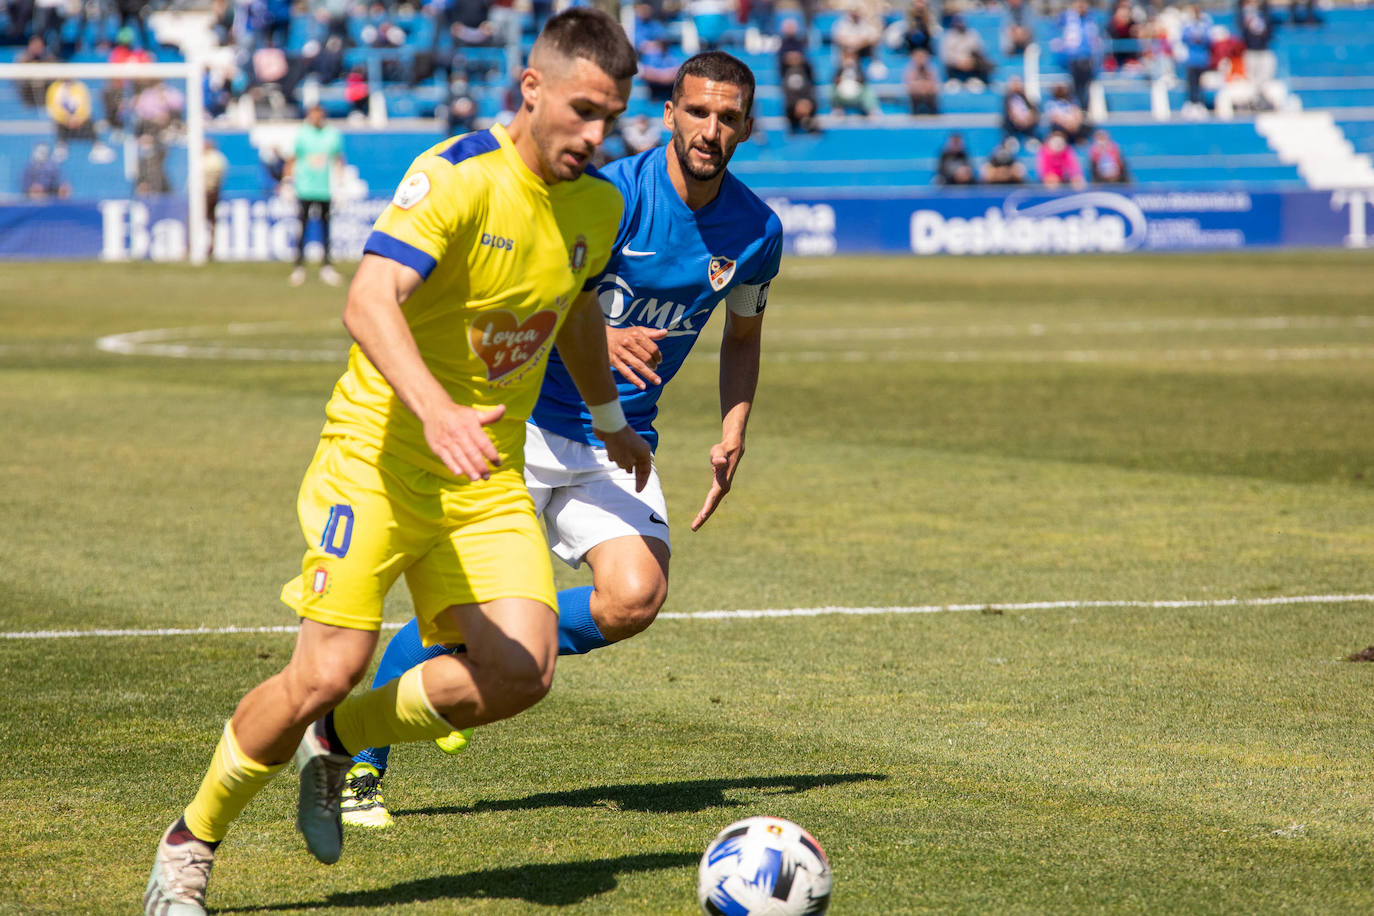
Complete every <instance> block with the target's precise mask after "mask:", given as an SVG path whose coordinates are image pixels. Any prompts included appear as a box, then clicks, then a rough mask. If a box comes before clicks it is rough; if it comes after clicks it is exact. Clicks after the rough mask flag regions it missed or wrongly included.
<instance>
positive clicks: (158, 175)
mask: <svg viewBox="0 0 1374 916" xmlns="http://www.w3.org/2000/svg"><path fill="white" fill-rule="evenodd" d="M171 190H172V185H171V183H170V182H168V181H167V147H166V146H165V145H163V143H162V141H161V140H159V139H158V138H157V136H156V135H154V134H139V135H138V163H137V167H136V171H135V175H134V193H135V194H137V195H139V196H140V197H143V196H146V195H148V194H168V193H170V192H171Z"/></svg>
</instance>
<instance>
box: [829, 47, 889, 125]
mask: <svg viewBox="0 0 1374 916" xmlns="http://www.w3.org/2000/svg"><path fill="white" fill-rule="evenodd" d="M850 112H853V113H856V114H861V115H863V116H864V117H867V118H873V117H877V115H878V97H877V96H876V95H875V94H874V92H873V87H872V86H870V85H868V77H867V76H866V75H865V74H864V68H863V64H861V63H860V62H859V55H858V54H856V53H855V52H853V51H845V52H844V53H843V54H842V55H841V57H840V63H839V66H837V67H836V68H835V78H834V79H833V80H832V81H831V83H830V113H831V114H832V115H838V114H847V113H850Z"/></svg>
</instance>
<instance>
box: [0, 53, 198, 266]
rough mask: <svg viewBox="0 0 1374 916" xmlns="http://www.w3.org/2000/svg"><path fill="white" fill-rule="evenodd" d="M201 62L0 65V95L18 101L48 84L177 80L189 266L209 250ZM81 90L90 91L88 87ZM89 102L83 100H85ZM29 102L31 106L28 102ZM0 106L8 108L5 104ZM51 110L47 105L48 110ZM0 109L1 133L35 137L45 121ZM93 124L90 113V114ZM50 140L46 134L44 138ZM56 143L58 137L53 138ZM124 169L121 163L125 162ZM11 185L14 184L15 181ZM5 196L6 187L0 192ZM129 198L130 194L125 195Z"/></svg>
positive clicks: (192, 60) (186, 252) (8, 190)
mask: <svg viewBox="0 0 1374 916" xmlns="http://www.w3.org/2000/svg"><path fill="white" fill-rule="evenodd" d="M204 76H205V65H204V62H203V61H201V60H200V59H198V58H195V57H192V58H190V59H188V60H186V61H183V62H175V63H173V62H167V63H152V62H149V63H133V62H130V63H25V64H0V93H6V94H7V95H8V96H9V97H10V98H11V99H14V98H21V97H22V96H23V93H24V87H25V86H26V85H27V86H48V85H51V84H54V83H59V82H66V81H72V82H76V83H81V84H83V85H85V84H87V83H90V84H100V85H103V84H105V83H106V82H108V81H124V80H131V81H139V80H153V81H158V80H162V81H167V80H175V81H180V82H181V84H182V85H183V86H184V90H183V91H182V96H183V98H184V100H185V109H184V115H183V123H184V125H185V133H184V141H185V145H186V176H185V187H184V191H185V195H186V209H187V212H186V251H185V255H186V258H187V260H189V261H190V263H192V264H204V263H205V261H206V260H207V252H208V249H209V241H210V239H209V223H208V218H209V216H210V214H207V213H206V207H205V205H206V194H205V191H206V188H205V172H204V168H203V161H204V153H205V98H204ZM85 91H86V92H87V93H89V92H90V86H86V89H85ZM88 98H89V97H88ZM29 101H33V100H32V99H30V100H29ZM5 104H9V103H8V102H6V103H5ZM49 107H51V106H49ZM3 111H4V106H0V121H5V122H6V127H7V128H11V129H7V130H5V131H4V133H6V134H12V135H13V134H18V135H22V130H23V129H24V128H25V127H26V126H28V125H31V126H32V128H33V133H32V134H31V136H33V137H35V138H39V137H41V135H42V132H43V126H44V124H49V125H50V126H51V123H52V122H50V121H47V120H42V119H37V118H33V117H32V115H31V114H29V113H25V114H26V115H27V119H24V120H18V121H10V120H9V119H8V118H6V117H5V115H4V114H3ZM90 114H91V115H92V119H93V113H90ZM49 136H51V134H49ZM58 139H59V140H60V134H59V135H58ZM126 167H127V162H126ZM16 183H17V182H16ZM0 190H2V191H4V192H10V191H11V190H12V189H11V188H4V189H0ZM19 196H21V197H22V194H20V195H19ZM126 196H131V195H126Z"/></svg>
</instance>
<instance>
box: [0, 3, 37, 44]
mask: <svg viewBox="0 0 1374 916" xmlns="http://www.w3.org/2000/svg"><path fill="white" fill-rule="evenodd" d="M7 7H8V8H7V9H6V11H5V13H6V16H7V18H8V19H9V30H8V31H7V32H6V33H5V34H6V37H7V38H8V39H9V42H8V43H9V44H15V45H17V44H22V43H23V42H24V38H25V36H26V35H28V34H29V26H30V25H32V24H33V0H9V3H8V4H7Z"/></svg>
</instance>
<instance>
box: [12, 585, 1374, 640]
mask: <svg viewBox="0 0 1374 916" xmlns="http://www.w3.org/2000/svg"><path fill="white" fill-rule="evenodd" d="M1369 602H1374V594H1370V595H1358V594H1352V595H1287V596H1282V597H1276V598H1212V599H1196V600H1194V599H1187V598H1184V599H1178V600H1165V601H1137V600H1130V599H1122V600H1107V601H1028V602H1022V603H1018V604H1008V603H1002V602H996V603H980V604H918V605H912V606H908V607H811V608H778V609H772V610H740V611H686V612H668V613H664V614H659V615H658V618H659V619H660V620H752V619H756V618H760V617H825V616H832V615H834V616H848V617H871V616H875V615H883V614H886V615H902V614H946V613H959V612H967V611H1059V610H1089V609H1093V608H1142V609H1146V610H1167V609H1172V608H1196V607H1212V608H1227V607H1237V608H1244V607H1273V606H1276V605H1297V604H1351V603H1369ZM401 626H402V624H399V623H384V624H382V629H384V630H395V629H399V628H400V627H401ZM294 632H296V627H294V626H275V627H194V628H190V629H177V628H172V627H165V628H160V629H153V630H29V631H18V632H8V633H6V632H0V639H66V638H74V637H90V636H103V637H116V636H207V635H214V636H218V635H223V634H234V633H294Z"/></svg>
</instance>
